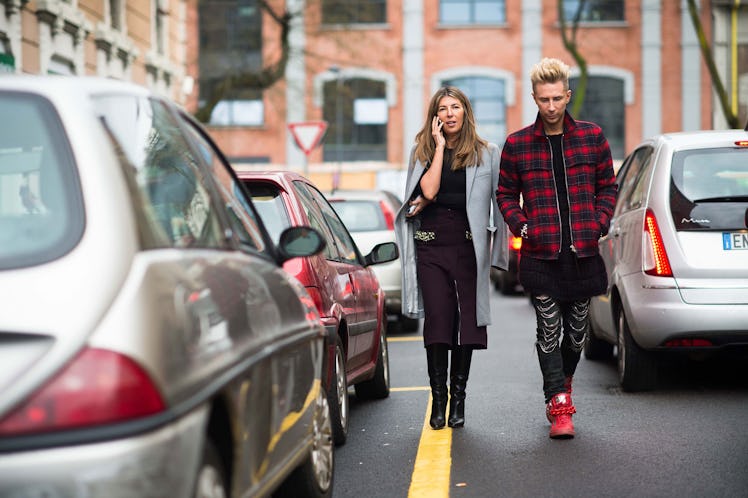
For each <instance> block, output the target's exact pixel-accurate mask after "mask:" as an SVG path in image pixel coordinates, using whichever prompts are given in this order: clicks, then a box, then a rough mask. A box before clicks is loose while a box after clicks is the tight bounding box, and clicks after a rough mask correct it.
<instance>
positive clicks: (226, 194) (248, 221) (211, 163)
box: [185, 122, 265, 251]
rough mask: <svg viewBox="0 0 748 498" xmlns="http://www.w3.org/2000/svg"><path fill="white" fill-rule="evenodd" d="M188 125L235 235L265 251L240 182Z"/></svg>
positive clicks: (204, 139) (254, 214)
mask: <svg viewBox="0 0 748 498" xmlns="http://www.w3.org/2000/svg"><path fill="white" fill-rule="evenodd" d="M185 124H186V127H187V129H188V132H189V133H190V136H191V137H192V138H193V139H194V141H195V142H196V143H197V146H198V148H199V150H200V152H201V154H202V155H203V159H204V161H205V162H206V163H207V165H208V167H209V168H210V170H211V172H212V173H213V179H214V180H215V181H216V183H217V185H218V193H219V195H220V196H221V198H222V200H223V203H224V206H225V207H226V211H227V212H228V215H229V223H231V229H232V230H233V231H234V234H236V236H237V237H238V238H239V240H240V241H241V243H242V244H243V245H244V246H245V247H250V248H252V249H256V250H258V251H264V250H265V242H264V240H263V237H262V228H261V225H260V223H259V222H258V219H257V215H256V213H255V211H254V209H252V206H250V203H249V201H248V200H247V194H246V193H245V192H244V189H243V188H242V186H241V183H240V181H239V180H237V179H236V176H235V175H233V174H232V171H231V170H230V167H229V166H227V165H226V164H225V163H224V161H223V159H222V156H221V154H220V153H219V152H218V151H217V150H216V146H215V145H214V144H213V142H211V141H210V140H209V139H208V138H207V137H205V136H204V135H203V134H202V133H201V132H200V131H199V130H197V129H196V128H195V126H194V125H193V124H192V123H190V122H186V123H185Z"/></svg>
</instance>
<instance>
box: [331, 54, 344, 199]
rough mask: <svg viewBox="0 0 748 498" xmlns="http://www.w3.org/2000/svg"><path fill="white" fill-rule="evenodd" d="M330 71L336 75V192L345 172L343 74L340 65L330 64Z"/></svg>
mask: <svg viewBox="0 0 748 498" xmlns="http://www.w3.org/2000/svg"><path fill="white" fill-rule="evenodd" d="M330 72H331V73H332V74H334V75H335V80H336V81H335V147H336V148H335V155H336V158H337V162H338V170H337V171H336V172H335V173H334V174H333V177H332V191H333V192H335V190H337V188H338V186H339V185H340V176H341V175H342V173H343V158H342V156H341V153H342V142H343V107H342V106H341V104H340V93H341V86H342V82H343V80H342V77H341V76H342V74H341V71H340V68H339V67H338V66H330Z"/></svg>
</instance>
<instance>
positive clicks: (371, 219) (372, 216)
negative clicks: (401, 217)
mask: <svg viewBox="0 0 748 498" xmlns="http://www.w3.org/2000/svg"><path fill="white" fill-rule="evenodd" d="M330 204H332V206H333V207H334V208H335V211H336V212H337V213H338V216H340V219H341V220H343V223H344V224H345V226H346V228H348V231H350V232H372V231H375V230H387V222H386V221H385V219H384V215H383V214H382V209H381V208H380V206H379V202H377V201H366V200H343V199H331V200H330Z"/></svg>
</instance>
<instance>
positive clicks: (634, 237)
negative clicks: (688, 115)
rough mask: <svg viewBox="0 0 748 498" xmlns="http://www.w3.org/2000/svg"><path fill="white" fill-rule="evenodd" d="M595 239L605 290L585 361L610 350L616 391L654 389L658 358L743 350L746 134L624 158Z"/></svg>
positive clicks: (595, 307)
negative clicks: (602, 232) (609, 210)
mask: <svg viewBox="0 0 748 498" xmlns="http://www.w3.org/2000/svg"><path fill="white" fill-rule="evenodd" d="M617 182H618V188H619V191H618V198H617V204H616V208H615V212H614V214H613V218H612V221H611V224H610V230H609V232H608V234H607V235H606V236H605V237H603V238H601V239H600V254H601V255H602V257H603V259H604V260H605V267H606V269H607V272H608V280H609V288H608V291H607V293H606V294H605V295H603V296H599V297H597V298H594V299H593V300H592V302H591V307H590V316H591V322H592V330H591V331H590V334H589V340H588V342H587V344H586V347H585V355H586V357H587V358H589V359H604V358H608V357H610V356H611V355H612V353H613V347H614V346H616V347H617V350H618V352H617V355H618V373H619V377H620V382H621V385H622V387H623V388H624V390H627V391H636V390H643V389H651V388H654V387H656V380H657V374H658V370H659V368H660V361H659V358H660V355H661V354H663V353H683V354H694V353H695V354H698V355H700V356H703V355H705V354H712V353H719V352H721V351H723V350H726V349H728V348H732V347H734V346H745V344H748V132H746V131H739V130H732V131H701V132H681V133H669V134H664V135H659V136H656V137H653V138H651V139H648V140H645V141H644V142H642V143H641V144H639V145H638V146H637V147H636V148H635V149H634V151H633V152H632V153H631V154H629V155H628V157H627V158H626V159H625V161H624V163H623V165H622V166H621V168H620V170H619V171H618V174H617Z"/></svg>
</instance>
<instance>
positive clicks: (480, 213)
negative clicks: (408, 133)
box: [395, 143, 508, 327]
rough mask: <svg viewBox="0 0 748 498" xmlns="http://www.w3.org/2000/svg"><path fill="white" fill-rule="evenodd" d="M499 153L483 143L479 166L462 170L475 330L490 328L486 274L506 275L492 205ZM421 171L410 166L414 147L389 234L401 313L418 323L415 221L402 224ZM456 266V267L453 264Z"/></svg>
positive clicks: (502, 230) (502, 228) (501, 230)
mask: <svg viewBox="0 0 748 498" xmlns="http://www.w3.org/2000/svg"><path fill="white" fill-rule="evenodd" d="M499 159H500V151H499V148H498V146H497V145H496V144H493V143H489V144H488V147H486V148H485V149H484V150H483V154H482V157H481V162H480V165H479V166H477V167H476V166H474V165H473V166H468V167H467V169H466V180H465V193H466V194H467V196H466V204H467V205H466V207H467V216H468V222H469V223H470V231H471V232H472V235H473V248H474V249H475V261H476V262H477V268H478V275H477V277H478V278H477V284H476V285H477V289H476V291H477V293H476V296H477V301H478V302H477V303H476V305H477V320H478V323H477V325H478V326H479V327H481V326H483V325H488V324H490V323H491V306H490V299H489V298H490V295H491V290H490V270H491V266H495V267H497V268H499V269H501V270H506V269H507V265H508V246H507V242H508V241H507V237H508V229H507V227H506V224H505V223H504V218H503V217H502V216H501V212H500V211H499V206H498V205H497V204H496V188H497V186H498V182H499ZM425 169H426V165H424V164H423V163H421V161H417V160H415V146H414V147H413V148H412V149H411V151H410V160H409V161H408V175H407V179H406V186H405V193H404V197H403V199H405V201H404V202H403V205H402V206H400V209H399V210H398V212H397V216H396V217H395V234H396V236H397V243H398V246H399V248H400V260H401V264H402V312H403V315H405V316H407V317H410V318H423V316H424V311H423V298H422V295H421V289H420V287H419V285H418V278H417V275H416V249H415V241H414V239H413V235H414V233H415V231H416V230H417V229H418V227H419V226H420V220H419V219H418V217H416V218H415V219H413V218H411V219H406V217H405V214H406V212H407V210H408V201H409V199H410V198H411V197H412V195H413V192H414V191H415V189H416V186H417V185H418V182H419V181H420V179H421V176H422V175H423V172H424V171H425ZM458 263H459V262H458Z"/></svg>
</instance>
